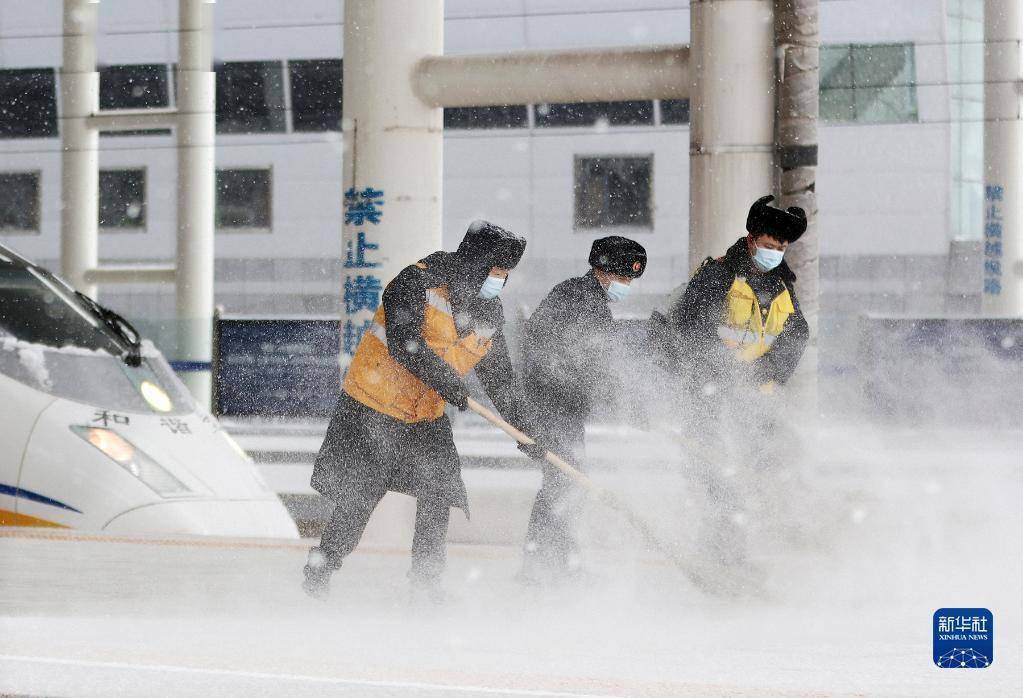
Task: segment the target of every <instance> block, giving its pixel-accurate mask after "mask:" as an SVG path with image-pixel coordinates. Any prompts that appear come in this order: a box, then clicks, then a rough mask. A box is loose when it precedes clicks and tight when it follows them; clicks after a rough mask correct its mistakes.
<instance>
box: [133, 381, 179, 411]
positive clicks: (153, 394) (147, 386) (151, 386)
mask: <svg viewBox="0 0 1023 698" xmlns="http://www.w3.org/2000/svg"><path fill="white" fill-rule="evenodd" d="M139 392H140V393H142V397H144V398H145V400H146V402H148V403H149V406H150V407H152V408H153V409H154V410H156V411H157V412H170V411H171V410H172V409H174V403H172V402H171V399H170V395H168V394H167V391H166V390H164V389H163V388H161V387H160V386H158V385H157V384H156V383H150V382H149V381H142V383H141V384H139Z"/></svg>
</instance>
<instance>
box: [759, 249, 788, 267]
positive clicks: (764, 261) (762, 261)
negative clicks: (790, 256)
mask: <svg viewBox="0 0 1023 698" xmlns="http://www.w3.org/2000/svg"><path fill="white" fill-rule="evenodd" d="M784 257H785V253H784V252H782V251H781V250H769V249H767V248H766V247H758V248H757V251H756V252H754V253H753V263H754V264H756V265H757V268H758V269H760V271H771V270H772V269H774V268H775V267H776V266H778V265H779V264H781V260H782V258H784Z"/></svg>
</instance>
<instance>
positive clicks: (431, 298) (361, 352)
mask: <svg viewBox="0 0 1023 698" xmlns="http://www.w3.org/2000/svg"><path fill="white" fill-rule="evenodd" d="M416 266H418V267H420V268H421V269H425V268H426V265H425V264H423V263H422V262H420V263H419V264H417V265H416ZM385 327H386V324H385V315H384V308H383V306H380V307H379V308H378V309H377V311H376V314H375V315H374V316H373V323H372V325H371V326H370V328H369V329H368V330H367V331H366V333H365V334H363V336H362V340H361V341H360V342H359V346H358V347H357V348H356V350H355V356H354V357H352V363H351V364H350V365H349V367H348V373H347V374H346V375H345V379H344V391H345V392H346V393H348V394H349V395H350V396H351V397H352V398H354V399H355V400H358V401H359V402H361V403H362V404H364V405H366V406H367V407H370V408H372V409H374V410H376V411H377V412H382V413H384V414H386V415H388V416H390V417H393V418H395V419H398V420H401V421H402V422H405V423H407V424H412V423H415V422H423V421H432V420H434V419H438V418H440V417H441V416H442V415H443V414H444V398H442V397H441V396H440V393H438V392H437V391H436V390H434V389H433V388H431V387H430V386H428V385H427V384H426V383H424V382H423V381H421V380H419V378H417V377H416V376H415V375H414V374H413V373H412V372H411V371H409V370H408V369H407V368H405V367H404V366H402V365H401V364H400V363H398V362H397V361H395V359H394V358H393V357H392V356H391V355H390V353H389V352H388V351H387V334H386V331H385V329H384V328H385ZM492 334H493V332H492V331H491V332H490V333H489V334H487V333H485V332H483V331H481V330H477V331H474V332H471V333H470V334H468V335H466V336H464V337H459V336H458V330H457V329H456V327H455V318H454V316H453V314H452V311H451V303H450V302H449V300H448V291H447V288H446V287H444V286H438V287H435V288H428V289H427V290H426V309H425V312H424V319H423V330H422V338H423V342H424V343H425V344H426V347H427V348H428V349H429V350H430V351H433V352H434V353H435V354H437V356H439V357H440V358H441V359H443V360H444V363H446V364H448V365H449V366H450V367H451V368H452V369H454V370H455V372H456V373H458V375H460V376H464V375H465V374H467V373H468V372H469V371H471V370H472V369H473V368H475V366H476V364H478V363H479V362H480V361H481V360H482V359H483V357H485V356H486V355H487V352H488V351H489V350H490V346H491V344H492V340H491V336H492Z"/></svg>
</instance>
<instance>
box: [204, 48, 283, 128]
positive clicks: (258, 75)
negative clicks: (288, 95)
mask: <svg viewBox="0 0 1023 698" xmlns="http://www.w3.org/2000/svg"><path fill="white" fill-rule="evenodd" d="M281 70H282V67H281V63H280V61H266V62H260V63H256V62H252V63H221V64H219V65H217V66H216V71H217V132H219V133H271V132H280V131H284V130H285V119H284V86H283V84H282V83H283V80H282V73H281Z"/></svg>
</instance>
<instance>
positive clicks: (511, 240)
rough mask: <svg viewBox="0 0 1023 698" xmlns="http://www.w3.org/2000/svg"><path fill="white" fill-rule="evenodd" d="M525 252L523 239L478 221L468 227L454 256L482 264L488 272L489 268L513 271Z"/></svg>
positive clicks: (489, 223) (488, 223) (496, 226)
mask: <svg viewBox="0 0 1023 698" xmlns="http://www.w3.org/2000/svg"><path fill="white" fill-rule="evenodd" d="M525 251H526V239H525V238H524V237H522V236H520V235H516V234H515V233H513V232H511V231H508V230H505V229H504V228H502V227H501V226H499V225H494V224H493V223H491V222H489V221H483V220H480V221H473V222H472V224H470V225H469V229H468V230H467V231H465V237H464V238H462V242H461V244H459V245H458V250H457V252H456V254H457V255H458V256H459V257H462V258H463V259H466V260H473V261H478V262H482V263H483V265H484V266H486V268H487V269H488V270H489V269H490V268H491V267H501V268H502V269H514V268H515V267H516V266H517V265H518V263H519V260H520V259H522V253H523V252H525Z"/></svg>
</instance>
